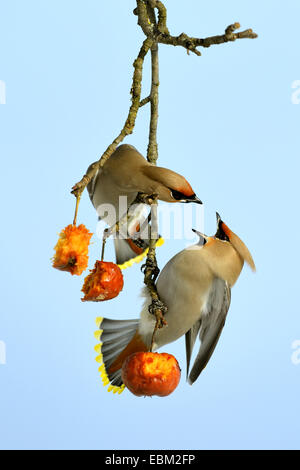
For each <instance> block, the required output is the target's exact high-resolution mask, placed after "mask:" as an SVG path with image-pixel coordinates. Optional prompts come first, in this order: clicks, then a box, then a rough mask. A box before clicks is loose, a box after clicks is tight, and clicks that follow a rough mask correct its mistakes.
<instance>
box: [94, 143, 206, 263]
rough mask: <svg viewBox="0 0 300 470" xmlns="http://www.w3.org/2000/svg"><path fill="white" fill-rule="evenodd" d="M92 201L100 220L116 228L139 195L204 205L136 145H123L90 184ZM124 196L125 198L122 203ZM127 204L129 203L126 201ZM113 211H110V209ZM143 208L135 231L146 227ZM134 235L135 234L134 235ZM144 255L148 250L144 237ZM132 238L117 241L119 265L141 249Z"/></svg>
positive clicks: (179, 178)
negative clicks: (134, 246)
mask: <svg viewBox="0 0 300 470" xmlns="http://www.w3.org/2000/svg"><path fill="white" fill-rule="evenodd" d="M88 192H89V195H90V199H91V201H92V203H93V205H94V207H95V208H96V210H97V212H98V215H99V217H100V218H101V219H102V220H104V221H105V222H106V223H107V224H108V225H109V226H112V225H114V224H115V223H116V222H117V221H118V220H120V219H121V218H122V217H123V216H124V215H125V214H126V212H127V210H128V207H129V206H130V205H131V204H132V202H133V201H134V200H135V198H136V196H137V193H138V192H141V193H144V194H147V195H153V194H156V195H157V196H158V199H160V200H161V201H165V202H195V203H198V204H201V201H200V199H198V198H197V196H196V195H195V192H194V191H193V189H192V187H191V185H190V184H189V183H188V182H187V180H186V179H185V178H184V177H183V176H181V175H179V174H178V173H175V172H174V171H172V170H169V169H167V168H161V167H156V166H153V165H151V164H150V163H149V162H148V161H147V160H146V159H145V158H144V157H143V156H142V155H141V154H140V153H139V152H138V151H137V150H136V149H135V148H134V147H133V146H131V145H120V146H119V147H118V148H117V149H116V151H115V152H114V153H113V154H112V156H111V157H110V158H109V159H108V160H107V162H106V163H105V165H104V166H103V168H102V169H100V170H99V171H98V172H97V173H96V175H95V176H94V178H93V179H92V181H91V182H90V183H89V184H88ZM120 197H121V198H122V199H121V200H120ZM124 201H125V202H124ZM109 208H110V210H109ZM142 209H143V205H141V206H140V207H139V208H137V212H136V219H135V220H134V222H133V224H135V225H134V228H135V226H137V225H138V224H139V223H140V224H142V222H143V221H144V217H143V216H142V212H143V211H142ZM145 233H148V230H145ZM130 235H132V234H130ZM143 238H144V239H143V240H142V243H141V246H142V252H143V251H144V250H145V249H146V248H147V247H148V244H149V243H148V239H147V237H143ZM129 239H130V236H128V239H126V237H125V239H116V240H115V249H116V257H117V263H118V264H123V263H126V262H127V261H128V260H130V259H131V258H134V257H135V256H136V255H137V253H139V251H140V250H135V249H134V250H133V249H132V243H134V244H136V242H135V240H132V241H131V244H130V243H129Z"/></svg>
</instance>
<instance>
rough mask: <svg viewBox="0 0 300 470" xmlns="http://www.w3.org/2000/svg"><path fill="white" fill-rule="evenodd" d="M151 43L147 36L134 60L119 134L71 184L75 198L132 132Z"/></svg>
mask: <svg viewBox="0 0 300 470" xmlns="http://www.w3.org/2000/svg"><path fill="white" fill-rule="evenodd" d="M152 45H153V40H152V39H150V38H148V37H147V38H146V39H145V41H144V42H143V45H142V47H141V49H140V52H139V54H138V56H137V58H136V60H135V61H134V64H133V67H134V74H133V80H132V88H131V96H132V104H131V106H130V109H129V113H128V117H127V119H126V122H125V124H124V127H123V129H122V130H121V132H120V134H119V135H118V136H117V137H116V138H115V140H114V141H113V142H112V143H111V144H110V145H109V146H108V147H107V149H106V150H105V152H104V153H103V155H102V157H101V158H100V160H98V161H97V162H95V163H93V165H92V166H91V167H90V169H89V171H88V172H87V173H86V174H85V175H84V176H83V178H82V179H81V180H80V181H79V182H78V183H76V184H75V186H73V188H72V191H71V192H72V194H74V196H76V197H77V198H78V197H80V195H81V194H82V192H83V191H84V189H85V188H86V186H87V185H88V184H89V182H90V181H91V179H92V178H93V177H94V175H95V174H96V173H97V170H99V169H100V168H102V167H103V165H104V164H105V162H106V161H107V160H108V159H109V157H110V156H111V155H112V154H113V153H114V151H115V150H116V148H117V146H118V145H119V144H120V143H121V142H122V141H123V140H124V138H125V137H126V136H127V135H129V134H132V132H133V129H134V126H135V121H136V117H137V113H138V110H139V107H140V101H141V90H142V78H143V65H144V59H145V57H146V55H147V53H148V51H149V50H150V49H151V47H152Z"/></svg>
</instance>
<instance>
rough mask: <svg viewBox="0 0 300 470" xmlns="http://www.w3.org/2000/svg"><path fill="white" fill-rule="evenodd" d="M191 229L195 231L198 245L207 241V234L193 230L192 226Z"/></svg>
mask: <svg viewBox="0 0 300 470" xmlns="http://www.w3.org/2000/svg"><path fill="white" fill-rule="evenodd" d="M192 231H193V232H194V233H196V235H198V237H199V245H205V243H206V242H207V235H205V234H204V233H202V232H198V230H195V229H194V228H192Z"/></svg>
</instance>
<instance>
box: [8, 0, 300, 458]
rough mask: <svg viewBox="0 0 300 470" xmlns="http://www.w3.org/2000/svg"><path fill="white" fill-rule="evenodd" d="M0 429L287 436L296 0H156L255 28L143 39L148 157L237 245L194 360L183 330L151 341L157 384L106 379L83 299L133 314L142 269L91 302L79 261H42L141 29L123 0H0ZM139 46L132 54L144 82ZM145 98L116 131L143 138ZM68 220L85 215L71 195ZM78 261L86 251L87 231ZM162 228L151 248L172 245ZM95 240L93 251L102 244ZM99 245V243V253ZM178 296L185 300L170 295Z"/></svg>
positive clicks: (105, 436)
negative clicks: (208, 350)
mask: <svg viewBox="0 0 300 470" xmlns="http://www.w3.org/2000/svg"><path fill="white" fill-rule="evenodd" d="M0 5H1V9H0V11H1V27H0V44H1V50H0V51H1V52H0V79H1V80H4V81H5V82H6V87H7V97H6V99H7V104H6V105H1V106H0V134H1V138H0V152H1V220H2V225H1V226H2V229H1V247H2V249H1V304H0V305H1V307H0V309H1V321H0V340H2V341H5V343H6V347H7V364H6V365H5V366H3V365H0V447H1V448H5V449H14V448H19V449H29V448H34V449H53V448H55V449H63V448H68V449H76V448H80V449H90V448H93V449H127V448H128V449H147V448H148V449H164V448H166V449H216V448H222V449H229V448H236V449H240V448H243V449H246V448H247V449H248V448H250V449H252V448H259V449H260V448H271V449H276V448H285V449H288V448H299V435H300V417H299V408H300V406H299V387H300V365H299V366H295V365H293V364H292V361H291V355H292V352H293V351H292V348H291V345H292V342H293V341H294V340H297V339H300V322H299V306H298V294H299V268H298V262H299V252H298V245H299V243H298V236H299V229H300V227H299V196H298V191H299V170H300V168H299V120H300V106H296V105H293V104H292V101H291V96H292V92H293V90H292V83H293V81H294V80H297V79H300V66H299V63H300V47H299V34H298V32H299V17H300V4H299V2H297V1H296V0H287V1H285V2H282V1H279V0H264V2H261V1H258V0H251V1H250V0H244V1H243V2H241V1H238V0H228V1H226V2H224V1H223V0H215V1H213V2H209V3H207V2H206V3H205V2H199V1H197V0H188V1H186V2H185V6H184V9H183V4H182V2H179V1H178V0H177V1H170V0H168V1H166V5H167V7H168V9H169V27H170V29H171V31H172V33H173V34H180V33H181V32H182V31H185V32H186V33H189V34H191V35H194V36H197V35H199V36H200V37H205V36H210V35H214V34H221V33H222V32H223V31H224V29H225V27H226V26H227V25H229V24H231V23H232V22H234V21H239V22H240V23H241V25H242V28H243V29H245V28H248V27H252V28H253V29H254V30H255V31H256V32H257V33H258V34H259V39H257V40H254V41H251V40H242V41H237V42H235V43H230V44H226V45H220V46H215V47H211V48H210V49H204V50H202V53H203V55H202V57H196V56H195V55H193V54H191V55H190V56H188V55H187V54H186V52H185V51H184V50H183V49H181V48H173V47H167V46H161V47H160V52H161V54H160V58H161V72H160V74H161V89H160V92H161V96H160V121H159V150H160V164H161V165H162V166H167V167H168V166H169V167H172V168H173V169H174V170H175V171H178V172H181V173H183V174H184V175H186V176H187V177H188V178H189V180H190V182H191V184H192V186H193V187H194V188H195V189H196V190H197V193H198V195H199V197H200V198H201V199H202V200H203V201H205V230H206V232H207V233H209V234H211V233H214V231H215V215H214V213H215V210H218V211H219V212H220V213H221V214H222V216H223V219H224V220H225V221H226V222H227V223H228V225H229V226H230V227H231V228H232V229H233V230H234V231H236V232H237V233H238V234H239V235H240V236H241V238H242V239H243V240H244V241H245V242H246V243H247V245H248V246H249V248H250V249H251V251H252V253H253V256H254V259H255V261H256V264H257V274H256V275H253V274H252V273H251V272H250V270H249V269H248V268H247V267H246V268H245V269H244V271H243V273H242V275H241V277H240V279H239V281H238V282H237V284H236V286H235V287H234V290H233V300H232V305H231V308H230V312H229V316H228V320H227V324H226V327H225V329H224V332H223V334H222V336H221V339H220V342H219V345H218V347H217V349H216V351H215V354H214V356H213V358H212V359H211V361H210V363H209V365H208V367H207V368H206V369H205V371H204V373H203V374H202V375H201V377H200V378H199V380H198V381H197V382H196V384H195V385H193V387H190V386H189V385H188V384H187V383H186V382H185V380H184V376H185V352H184V341H183V339H182V340H181V341H178V342H177V343H174V344H171V345H169V346H168V347H167V348H165V350H166V351H168V352H171V353H173V354H175V355H176V357H177V358H178V360H179V362H180V364H181V366H182V369H183V377H182V381H181V383H180V386H179V388H178V389H177V391H176V392H175V393H174V394H173V395H171V396H170V397H169V398H165V399H159V398H152V399H143V398H136V397H134V396H133V395H131V394H130V393H129V392H127V391H126V392H124V393H123V394H122V395H121V396H113V395H112V394H109V393H107V391H106V390H105V389H104V388H103V387H102V385H101V382H100V378H99V376H98V372H97V364H96V362H95V360H94V357H95V353H94V351H93V347H94V345H95V340H94V338H93V332H94V330H95V324H94V320H95V318H96V317H97V316H99V315H101V316H109V317H112V318H127V317H130V318H135V317H137V316H138V314H139V308H140V305H141V299H140V297H139V291H140V287H141V286H142V274H141V273H140V270H139V266H135V267H134V268H131V269H130V270H127V271H126V272H125V289H124V292H123V293H122V294H121V295H120V296H119V298H117V299H116V300H113V301H111V302H108V303H105V304H101V305H99V304H86V303H85V304H83V303H81V301H80V296H81V294H80V289H81V285H82V280H83V279H82V278H77V277H71V276H70V275H69V274H67V273H61V272H59V271H56V270H54V269H52V268H51V263H50V258H51V256H52V255H53V246H54V244H55V243H56V240H57V233H58V232H59V231H60V230H61V229H62V228H63V227H64V226H66V225H67V224H68V223H70V222H71V221H72V217H73V209H74V198H73V196H71V195H70V188H71V186H72V185H73V184H74V183H75V182H76V181H78V180H79V179H80V178H81V176H82V174H83V172H84V171H85V169H86V167H87V166H88V165H89V163H91V162H92V161H94V160H96V159H97V158H98V157H99V156H100V155H101V154H102V152H103V151H104V150H105V148H106V147H107V145H108V144H109V143H110V142H111V141H112V140H113V138H114V137H115V136H116V135H117V133H118V132H119V130H120V129H121V128H122V126H123V122H124V120H125V118H126V115H127V111H128V105H129V89H130V86H131V77H132V70H133V69H132V62H133V60H134V58H135V56H136V54H137V52H138V48H139V45H140V43H141V41H142V39H143V35H142V33H141V31H140V30H139V28H138V27H137V25H136V17H135V16H133V15H132V10H133V9H134V7H135V2H134V1H133V0H130V1H129V0H128V1H126V2H125V1H124V0H118V1H117V2H114V4H113V6H110V2H100V1H96V0H86V1H79V0H72V1H71V0H63V1H58V0H52V1H51V2H50V1H48V0H44V1H42V2H41V1H38V0H29V1H23V0H10V1H9V2H8V1H4V0H1V2H0ZM148 78H149V62H148V60H147V61H146V66H145V87H144V92H143V96H145V95H146V94H147V92H148V88H149V87H148V85H149V79H148ZM148 113H149V110H148V109H147V108H144V109H142V110H141V112H140V115H139V117H138V121H137V126H136V129H135V133H134V135H133V136H131V137H130V138H128V139H127V142H129V143H132V144H134V145H135V146H137V147H138V148H139V150H140V151H142V152H143V153H145V150H146V146H147V134H148ZM79 220H80V222H83V223H85V224H86V226H87V227H89V228H90V229H91V230H95V228H96V217H95V212H94V210H93V208H92V206H91V204H90V202H89V200H88V197H87V194H85V195H84V197H83V200H82V203H81V207H80V213H79ZM94 241H95V243H94V245H93V246H92V248H91V259H90V266H92V265H93V262H94V260H95V258H96V257H97V256H98V257H99V251H100V244H99V241H98V242H97V241H96V239H95V240H94ZM185 244H186V243H185V241H183V240H177V241H169V242H167V243H166V245H165V246H164V247H163V248H161V249H160V250H159V252H158V258H159V264H160V266H161V267H162V266H163V265H164V264H165V263H166V261H167V260H168V259H169V258H170V257H171V256H173V255H174V254H175V253H176V252H177V251H179V250H181V249H182V248H183V247H184V246H185ZM111 246H112V242H110V243H109V250H110V251H108V252H107V253H108V258H109V257H110V256H112V249H111ZM109 253H110V256H109ZM183 314H184V312H183Z"/></svg>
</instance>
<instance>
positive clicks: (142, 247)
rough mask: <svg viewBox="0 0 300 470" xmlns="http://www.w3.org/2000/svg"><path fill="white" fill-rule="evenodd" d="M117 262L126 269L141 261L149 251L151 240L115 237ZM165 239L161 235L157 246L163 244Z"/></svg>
mask: <svg viewBox="0 0 300 470" xmlns="http://www.w3.org/2000/svg"><path fill="white" fill-rule="evenodd" d="M114 243H115V252H116V262H117V264H118V265H119V267H120V268H121V269H126V268H129V267H130V266H132V265H133V264H134V263H140V262H141V261H142V260H143V259H144V258H145V257H146V256H147V253H148V251H149V240H142V239H140V238H138V239H136V238H115V239H114ZM163 244H164V239H163V238H162V237H159V238H158V240H157V242H156V246H162V245H163Z"/></svg>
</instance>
